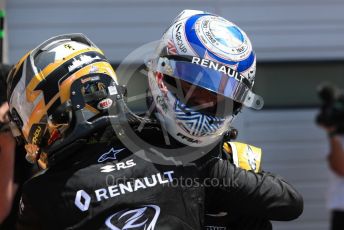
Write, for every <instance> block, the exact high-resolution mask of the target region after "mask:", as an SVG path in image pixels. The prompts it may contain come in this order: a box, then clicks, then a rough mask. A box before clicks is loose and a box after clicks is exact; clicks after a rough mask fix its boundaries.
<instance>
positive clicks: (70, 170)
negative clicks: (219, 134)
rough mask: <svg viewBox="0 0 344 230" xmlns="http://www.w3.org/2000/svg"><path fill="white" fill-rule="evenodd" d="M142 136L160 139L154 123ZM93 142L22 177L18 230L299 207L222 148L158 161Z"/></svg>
mask: <svg viewBox="0 0 344 230" xmlns="http://www.w3.org/2000/svg"><path fill="white" fill-rule="evenodd" d="M141 135H142V137H144V138H146V140H149V141H151V142H155V143H158V142H161V143H162V142H163V138H162V136H163V135H162V134H161V132H160V131H156V130H154V129H147V130H145V129H144V130H143V131H142V132H141ZM90 142H91V141H89V140H88V142H83V141H80V143H79V144H78V143H75V144H74V146H71V147H70V148H69V150H68V153H72V154H69V156H70V157H69V158H68V161H64V162H59V163H58V164H56V165H55V166H53V167H51V168H50V169H48V170H47V171H46V172H44V173H42V174H41V175H39V176H36V177H34V178H32V179H31V180H30V181H28V182H27V183H26V185H25V187H24V192H23V196H22V202H21V205H20V206H21V208H20V219H19V222H18V229H158V230H160V229H178V230H181V229H202V227H203V225H204V210H205V209H211V208H212V207H217V206H221V207H223V209H221V210H226V211H228V212H231V213H232V212H235V213H238V214H245V215H246V216H247V215H249V216H254V217H255V218H259V219H271V220H289V219H294V218H296V217H298V216H299V215H300V214H301V212H302V209H303V201H302V197H301V195H300V194H299V193H298V192H297V191H295V190H294V189H293V188H292V187H291V186H290V185H289V184H288V183H287V182H285V181H284V180H283V179H281V178H279V177H276V176H274V175H272V174H269V173H261V174H255V173H252V172H249V171H246V170H243V169H240V168H236V167H235V166H234V165H233V164H231V163H230V162H229V161H227V160H222V159H221V158H220V157H217V156H218V154H219V153H218V151H219V150H220V149H222V148H219V146H215V147H214V148H213V150H212V151H210V152H209V153H208V154H206V155H204V156H203V157H202V158H200V159H198V160H195V161H194V162H191V163H187V164H183V165H180V164H175V165H159V164H155V163H152V162H150V161H146V160H144V159H142V158H141V157H139V156H138V155H137V154H134V153H133V152H131V151H130V150H129V149H128V148H127V147H126V146H124V145H123V144H122V143H121V142H120V141H119V140H118V139H115V138H114V139H113V140H112V141H109V142H97V143H90ZM172 144H173V143H172ZM219 145H222V143H220V144H219ZM180 178H184V179H185V178H188V179H189V180H188V183H186V181H185V180H183V181H182V180H180ZM212 178H215V179H217V181H218V184H217V185H216V187H213V188H211V190H210V189H209V187H208V186H209V184H204V185H203V183H204V182H205V180H207V179H208V181H209V179H212ZM190 181H192V183H191V184H190Z"/></svg>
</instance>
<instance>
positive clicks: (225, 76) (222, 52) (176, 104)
mask: <svg viewBox="0 0 344 230" xmlns="http://www.w3.org/2000/svg"><path fill="white" fill-rule="evenodd" d="M155 54H156V56H155V57H153V58H152V60H151V61H150V63H149V65H148V68H149V72H148V78H149V87H150V91H151V94H152V96H153V98H154V102H155V106H156V110H157V113H156V116H157V118H158V119H159V120H160V122H161V123H162V124H163V125H164V126H165V128H166V129H167V131H168V132H169V134H170V135H171V136H172V137H174V138H175V139H177V140H178V141H179V142H181V143H184V144H187V145H191V146H195V147H201V146H206V145H209V144H212V143H214V142H215V141H217V140H219V139H220V138H221V137H222V135H223V134H224V132H225V131H227V130H228V129H229V127H230V124H231V122H232V120H233V118H234V117H235V115H236V114H237V113H238V111H239V110H240V108H241V106H242V105H244V106H246V107H250V108H254V109H261V108H262V106H263V99H262V98H261V97H260V96H258V95H256V94H255V93H253V92H252V87H253V84H254V79H255V72H256V55H255V53H254V51H253V49H252V44H251V42H250V40H249V38H248V37H247V35H246V33H245V32H244V31H242V30H241V29H240V28H239V27H238V26H237V25H235V24H234V23H232V22H230V21H228V20H226V19H224V18H222V17H220V16H217V15H214V14H211V13H207V12H203V11H195V10H184V11H183V12H181V13H180V14H179V15H178V17H177V18H176V19H175V20H174V21H173V22H172V24H171V26H170V27H169V28H168V29H167V30H166V32H165V33H164V35H163V37H162V39H161V41H160V43H159V45H158V47H157V49H156V52H155ZM193 92H195V93H194V94H193ZM196 92H197V93H196ZM214 96H215V98H217V99H216V101H215V102H214V100H213V98H214ZM207 99H208V100H207Z"/></svg>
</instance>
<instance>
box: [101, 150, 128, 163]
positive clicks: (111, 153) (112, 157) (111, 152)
mask: <svg viewBox="0 0 344 230" xmlns="http://www.w3.org/2000/svg"><path fill="white" fill-rule="evenodd" d="M122 150H124V148H123V149H114V148H111V149H110V150H109V151H108V152H106V153H104V154H103V155H101V156H100V157H99V159H98V163H102V162H104V161H107V160H116V155H117V153H119V152H121V151H122Z"/></svg>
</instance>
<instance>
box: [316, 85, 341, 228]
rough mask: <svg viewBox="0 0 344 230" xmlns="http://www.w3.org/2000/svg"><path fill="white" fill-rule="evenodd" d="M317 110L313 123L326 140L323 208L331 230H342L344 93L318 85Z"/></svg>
mask: <svg viewBox="0 0 344 230" xmlns="http://www.w3.org/2000/svg"><path fill="white" fill-rule="evenodd" d="M318 94H319V97H320V99H321V103H322V104H321V109H320V112H319V114H318V115H317V118H316V122H317V124H318V125H319V126H320V127H322V128H323V129H324V130H325V131H326V133H327V137H328V143H329V154H328V157H327V160H328V165H329V167H330V169H331V175H330V176H331V178H330V184H329V189H328V194H327V205H328V208H329V209H330V210H331V222H330V229H331V230H342V229H344V93H343V90H341V89H338V88H336V87H334V86H333V85H332V84H328V83H327V84H322V85H321V86H320V87H319V89H318Z"/></svg>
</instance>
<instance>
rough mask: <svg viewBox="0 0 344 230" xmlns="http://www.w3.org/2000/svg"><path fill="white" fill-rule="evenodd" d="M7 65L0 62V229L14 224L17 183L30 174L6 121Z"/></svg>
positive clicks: (18, 191) (19, 184) (11, 227)
mask: <svg viewBox="0 0 344 230" xmlns="http://www.w3.org/2000/svg"><path fill="white" fill-rule="evenodd" d="M9 69H10V66H9V65H5V64H1V65H0V73H1V76H0V94H1V95H0V175H1V176H0V229H14V228H15V223H16V220H17V212H18V206H19V199H20V195H21V186H22V184H23V183H24V181H26V180H27V179H28V178H29V177H30V176H31V175H32V172H31V165H30V164H29V163H28V162H27V161H26V160H25V150H24V148H23V146H22V145H18V146H17V145H16V141H15V139H14V137H13V136H12V133H11V131H10V128H9V124H8V103H7V100H6V80H5V79H6V76H7V74H8V72H9Z"/></svg>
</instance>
